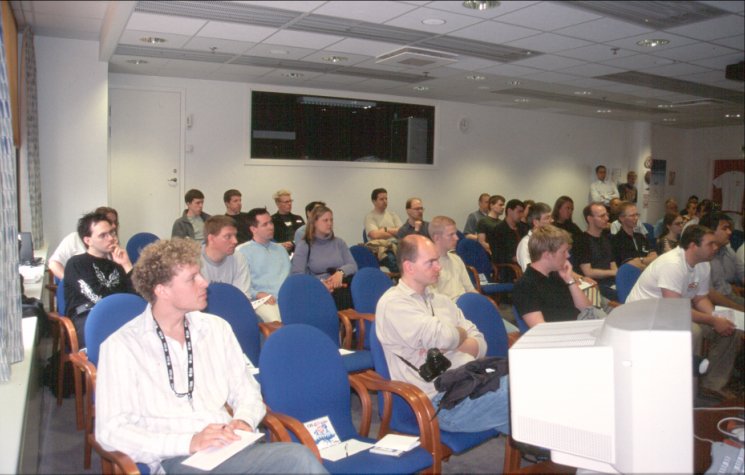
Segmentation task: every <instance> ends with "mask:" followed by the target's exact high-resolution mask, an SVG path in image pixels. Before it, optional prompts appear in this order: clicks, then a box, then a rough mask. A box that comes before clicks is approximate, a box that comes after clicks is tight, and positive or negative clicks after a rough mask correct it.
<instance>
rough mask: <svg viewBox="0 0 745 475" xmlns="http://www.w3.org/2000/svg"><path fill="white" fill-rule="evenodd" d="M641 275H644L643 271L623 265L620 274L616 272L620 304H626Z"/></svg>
mask: <svg viewBox="0 0 745 475" xmlns="http://www.w3.org/2000/svg"><path fill="white" fill-rule="evenodd" d="M640 275H642V271H641V269H639V268H638V267H636V266H632V265H631V264H623V265H622V266H621V267H619V268H618V272H616V292H617V293H618V301H619V302H621V303H626V298H627V297H628V296H629V293H631V289H633V288H634V284H636V281H637V279H638V278H639V276H640Z"/></svg>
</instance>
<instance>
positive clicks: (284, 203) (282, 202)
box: [279, 200, 295, 205]
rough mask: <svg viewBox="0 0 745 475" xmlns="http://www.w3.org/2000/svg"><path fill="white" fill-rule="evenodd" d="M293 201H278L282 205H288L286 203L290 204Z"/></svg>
mask: <svg viewBox="0 0 745 475" xmlns="http://www.w3.org/2000/svg"><path fill="white" fill-rule="evenodd" d="M293 201H295V200H284V201H280V202H279V203H280V204H283V205H288V204H291V203H292V202H293Z"/></svg>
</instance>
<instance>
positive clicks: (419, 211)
mask: <svg viewBox="0 0 745 475" xmlns="http://www.w3.org/2000/svg"><path fill="white" fill-rule="evenodd" d="M406 214H407V215H409V217H408V219H407V220H406V222H405V223H404V224H403V225H402V226H401V227H400V228H398V233H396V237H398V238H399V239H403V238H405V237H406V236H408V235H409V234H419V235H421V236H429V231H428V229H427V228H428V227H429V223H428V222H427V221H425V220H424V204H423V203H422V200H420V199H419V198H409V199H408V200H406Z"/></svg>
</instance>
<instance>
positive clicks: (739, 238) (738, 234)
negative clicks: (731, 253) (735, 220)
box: [729, 229, 745, 251]
mask: <svg viewBox="0 0 745 475" xmlns="http://www.w3.org/2000/svg"><path fill="white" fill-rule="evenodd" d="M743 240H745V234H744V233H743V232H742V230H741V229H734V230H732V236H730V238H729V245H730V246H731V247H732V249H733V250H735V251H737V250H738V249H739V248H740V246H742V243H743Z"/></svg>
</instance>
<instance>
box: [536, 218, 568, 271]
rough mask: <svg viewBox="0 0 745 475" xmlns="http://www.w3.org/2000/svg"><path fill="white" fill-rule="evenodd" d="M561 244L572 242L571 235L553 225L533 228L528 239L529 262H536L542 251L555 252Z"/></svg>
mask: <svg viewBox="0 0 745 475" xmlns="http://www.w3.org/2000/svg"><path fill="white" fill-rule="evenodd" d="M562 244H569V245H571V244H572V236H571V235H570V234H569V233H568V232H566V231H564V230H563V229H560V228H557V227H556V226H554V225H551V224H549V225H547V226H541V227H540V228H538V229H534V230H533V231H532V234H531V235H530V239H529V240H528V253H529V254H530V262H537V261H539V260H540V259H541V256H542V255H543V253H544V252H552V253H553V252H556V251H558V250H559V248H560V247H561V246H562Z"/></svg>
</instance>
